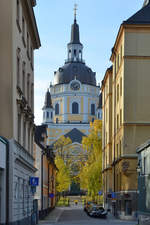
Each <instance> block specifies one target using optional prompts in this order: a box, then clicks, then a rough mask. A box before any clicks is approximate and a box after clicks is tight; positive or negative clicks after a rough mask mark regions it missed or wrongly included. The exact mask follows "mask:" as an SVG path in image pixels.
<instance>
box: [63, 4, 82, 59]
mask: <svg viewBox="0 0 150 225" xmlns="http://www.w3.org/2000/svg"><path fill="white" fill-rule="evenodd" d="M76 17H77V4H75V7H74V23H73V24H72V26H71V41H70V43H69V44H68V59H67V60H66V63H68V62H83V60H82V50H83V45H82V44H81V43H80V32H79V25H78V24H77V18H76Z"/></svg>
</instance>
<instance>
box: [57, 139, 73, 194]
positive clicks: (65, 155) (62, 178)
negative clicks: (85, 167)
mask: <svg viewBox="0 0 150 225" xmlns="http://www.w3.org/2000/svg"><path fill="white" fill-rule="evenodd" d="M71 143H72V141H71V139H70V138H69V137H65V136H61V137H60V138H59V139H58V140H57V141H56V143H55V144H54V151H55V156H56V157H55V164H56V166H57V168H58V172H57V175H56V183H57V184H56V188H57V191H58V192H63V191H67V190H68V189H69V186H70V184H71V175H70V167H69V163H70V158H69V145H70V144H71Z"/></svg>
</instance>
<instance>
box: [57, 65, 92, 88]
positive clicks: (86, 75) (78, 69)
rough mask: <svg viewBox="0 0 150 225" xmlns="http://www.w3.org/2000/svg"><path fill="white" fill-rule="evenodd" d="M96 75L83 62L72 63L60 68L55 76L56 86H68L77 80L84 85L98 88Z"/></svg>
mask: <svg viewBox="0 0 150 225" xmlns="http://www.w3.org/2000/svg"><path fill="white" fill-rule="evenodd" d="M95 76H96V73H95V72H93V71H92V70H91V68H89V67H88V66H86V65H85V63H83V62H70V63H66V64H65V65H64V66H63V67H60V68H59V69H58V71H57V72H55V74H54V85H58V84H68V83H70V81H72V80H74V79H75V78H76V79H77V80H79V81H80V82H81V83H82V84H89V85H94V86H96V78H95Z"/></svg>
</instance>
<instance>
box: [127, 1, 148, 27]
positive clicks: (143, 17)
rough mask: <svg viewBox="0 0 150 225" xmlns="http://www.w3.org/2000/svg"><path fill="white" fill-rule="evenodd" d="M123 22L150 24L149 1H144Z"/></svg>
mask: <svg viewBox="0 0 150 225" xmlns="http://www.w3.org/2000/svg"><path fill="white" fill-rule="evenodd" d="M123 24H150V1H147V2H144V5H143V7H142V8H141V9H140V10H139V11H138V12H136V13H135V14H134V15H133V16H131V17H130V18H129V19H127V20H126V21H124V22H123Z"/></svg>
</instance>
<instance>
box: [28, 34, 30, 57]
mask: <svg viewBox="0 0 150 225" xmlns="http://www.w3.org/2000/svg"><path fill="white" fill-rule="evenodd" d="M27 56H28V58H30V56H29V33H28V32H27Z"/></svg>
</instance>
